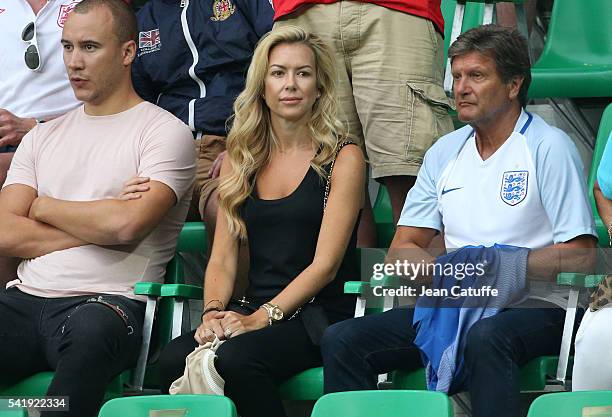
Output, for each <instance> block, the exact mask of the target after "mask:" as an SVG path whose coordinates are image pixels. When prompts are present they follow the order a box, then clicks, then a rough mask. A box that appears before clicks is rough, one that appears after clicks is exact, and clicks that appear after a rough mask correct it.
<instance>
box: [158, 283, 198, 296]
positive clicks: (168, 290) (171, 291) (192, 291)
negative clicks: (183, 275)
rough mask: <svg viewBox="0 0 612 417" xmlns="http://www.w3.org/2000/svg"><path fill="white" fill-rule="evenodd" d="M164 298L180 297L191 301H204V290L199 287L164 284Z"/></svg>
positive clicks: (162, 292)
mask: <svg viewBox="0 0 612 417" xmlns="http://www.w3.org/2000/svg"><path fill="white" fill-rule="evenodd" d="M161 296H162V297H180V298H189V299H194V300H198V299H202V297H203V296H204V289H203V288H202V287H200V286H197V285H188V284H164V285H163V286H162V288H161Z"/></svg>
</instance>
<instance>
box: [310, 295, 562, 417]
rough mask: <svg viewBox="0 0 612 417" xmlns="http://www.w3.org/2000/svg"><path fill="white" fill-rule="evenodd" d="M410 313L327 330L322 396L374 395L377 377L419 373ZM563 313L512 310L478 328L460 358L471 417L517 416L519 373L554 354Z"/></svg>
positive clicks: (557, 310)
mask: <svg viewBox="0 0 612 417" xmlns="http://www.w3.org/2000/svg"><path fill="white" fill-rule="evenodd" d="M413 313H414V310H413V309H408V308H397V309H393V310H390V311H387V312H386V313H382V314H374V315H371V316H365V317H362V318H358V319H351V320H347V321H343V322H341V323H337V324H335V325H333V326H330V327H329V328H327V330H326V332H325V334H324V335H323V342H322V345H321V350H322V354H323V363H324V367H325V392H326V393H329V392H337V391H356V390H364V389H376V382H377V375H378V374H383V373H387V372H391V371H393V370H396V369H402V370H408V371H409V370H414V369H417V368H420V367H422V362H421V358H420V355H419V351H418V349H417V348H416V347H415V346H414V345H413V344H412V342H413V340H414V338H415V336H416V332H415V330H414V328H413V327H412V316H413ZM564 318H565V311H564V310H563V309H561V308H558V307H556V308H554V307H553V308H513V309H507V310H504V311H502V312H500V313H499V314H497V315H495V316H493V317H489V318H486V319H483V320H480V321H479V322H477V323H476V324H475V325H474V326H472V328H471V329H470V330H469V332H468V335H467V339H466V348H465V352H464V355H465V356H464V359H465V367H466V371H467V381H466V384H465V385H466V386H451V391H453V392H458V391H462V390H464V389H469V392H470V397H471V400H472V401H471V402H472V414H473V416H474V417H492V416H495V417H517V416H518V415H519V414H520V398H519V393H520V381H519V374H520V372H519V367H520V366H521V365H524V364H525V363H527V362H528V361H529V360H531V359H533V358H536V357H538V356H543V355H557V354H559V346H560V343H561V334H562V332H563V321H564Z"/></svg>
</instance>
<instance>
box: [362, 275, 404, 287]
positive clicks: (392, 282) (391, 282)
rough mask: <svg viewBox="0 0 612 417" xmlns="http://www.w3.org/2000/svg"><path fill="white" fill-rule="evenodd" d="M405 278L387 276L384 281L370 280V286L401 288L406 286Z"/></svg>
mask: <svg viewBox="0 0 612 417" xmlns="http://www.w3.org/2000/svg"><path fill="white" fill-rule="evenodd" d="M405 283H406V282H404V278H402V277H400V276H397V275H385V276H384V277H383V278H382V279H374V277H372V278H371V279H370V286H372V287H383V288H400V287H401V286H402V285H403V284H405Z"/></svg>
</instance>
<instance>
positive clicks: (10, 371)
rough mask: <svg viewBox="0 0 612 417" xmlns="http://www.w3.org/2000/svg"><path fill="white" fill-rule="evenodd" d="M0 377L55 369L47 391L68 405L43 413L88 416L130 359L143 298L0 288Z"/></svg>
mask: <svg viewBox="0 0 612 417" xmlns="http://www.w3.org/2000/svg"><path fill="white" fill-rule="evenodd" d="M0 317H1V320H0V380H1V382H2V383H9V384H10V383H12V382H16V381H18V380H20V379H23V378H25V377H27V376H30V375H32V374H35V373H37V372H41V371H50V370H53V371H55V375H54V377H53V380H52V382H51V385H50V386H49V389H48V391H47V395H50V396H56V395H57V396H68V397H69V407H70V410H69V411H68V412H65V413H57V412H43V413H42V416H45V417H46V416H49V417H72V416H75V417H76V416H79V417H94V416H97V415H98V408H99V407H100V405H101V404H102V400H103V397H104V392H105V390H106V386H107V385H108V383H109V382H110V381H111V380H112V379H113V378H114V377H115V376H116V375H118V374H119V373H121V372H122V371H123V370H125V369H127V368H130V367H132V366H134V365H135V363H136V359H137V357H138V352H139V348H140V344H141V341H142V321H143V318H144V303H141V302H139V301H134V300H130V299H128V298H125V297H121V296H110V295H98V296H78V297H65V298H41V297H35V296H33V295H29V294H26V293H23V292H21V291H19V290H18V289H16V288H9V289H8V290H0Z"/></svg>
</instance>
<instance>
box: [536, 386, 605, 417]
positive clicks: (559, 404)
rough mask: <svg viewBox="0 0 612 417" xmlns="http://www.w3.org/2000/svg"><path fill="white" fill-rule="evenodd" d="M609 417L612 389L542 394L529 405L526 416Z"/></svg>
mask: <svg viewBox="0 0 612 417" xmlns="http://www.w3.org/2000/svg"><path fill="white" fill-rule="evenodd" d="M552 416H554V417H610V416H612V391H581V392H557V393H552V394H544V395H542V396H540V397H538V398H536V399H535V401H534V402H533V403H531V406H530V407H529V413H528V414H527V417H552Z"/></svg>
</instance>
